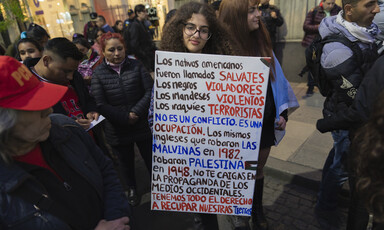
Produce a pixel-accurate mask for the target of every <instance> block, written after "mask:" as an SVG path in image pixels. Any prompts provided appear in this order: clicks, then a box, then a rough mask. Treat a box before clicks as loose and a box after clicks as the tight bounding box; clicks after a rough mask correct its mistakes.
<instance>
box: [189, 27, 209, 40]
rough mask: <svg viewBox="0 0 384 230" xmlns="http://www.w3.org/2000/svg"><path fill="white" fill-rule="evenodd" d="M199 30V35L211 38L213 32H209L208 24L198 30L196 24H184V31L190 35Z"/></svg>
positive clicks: (206, 38)
mask: <svg viewBox="0 0 384 230" xmlns="http://www.w3.org/2000/svg"><path fill="white" fill-rule="evenodd" d="M197 32H199V37H200V38H201V39H203V40H206V41H207V40H208V39H210V38H211V36H212V33H211V32H209V29H208V27H207V26H203V27H200V29H199V30H198V29H197V27H196V25H195V24H192V23H185V24H184V33H185V34H186V35H188V36H193V35H194V34H195V33H197Z"/></svg>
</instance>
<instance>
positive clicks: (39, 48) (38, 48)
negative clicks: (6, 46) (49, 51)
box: [16, 38, 43, 60]
mask: <svg viewBox="0 0 384 230" xmlns="http://www.w3.org/2000/svg"><path fill="white" fill-rule="evenodd" d="M22 43H32V44H33V45H34V46H35V47H36V49H37V50H39V51H40V52H41V51H43V47H41V46H40V44H39V43H38V42H37V41H36V40H33V39H32V38H22V39H20V40H19V41H18V42H17V44H16V52H17V55H16V57H17V59H18V60H20V53H19V45H20V44H22Z"/></svg>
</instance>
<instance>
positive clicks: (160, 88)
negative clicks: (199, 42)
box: [151, 51, 270, 216]
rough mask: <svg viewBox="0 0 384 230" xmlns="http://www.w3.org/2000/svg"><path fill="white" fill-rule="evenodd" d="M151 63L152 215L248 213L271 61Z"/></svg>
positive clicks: (198, 58)
mask: <svg viewBox="0 0 384 230" xmlns="http://www.w3.org/2000/svg"><path fill="white" fill-rule="evenodd" d="M155 62H156V67H155V71H154V76H155V85H154V95H153V99H154V124H153V139H154V142H153V170H152V199H151V200H152V203H151V208H152V210H165V211H179V212H198V213H216V214H227V215H243V216H249V215H251V206H252V195H253V190H254V181H255V175H256V166H257V159H258V153H259V144H260V135H261V129H262V125H263V124H262V121H263V114H264V105H265V100H266V91H267V86H268V77H269V76H268V75H269V62H270V58H256V57H236V56H222V55H204V54H190V53H173V52H162V51H157V52H156V60H155Z"/></svg>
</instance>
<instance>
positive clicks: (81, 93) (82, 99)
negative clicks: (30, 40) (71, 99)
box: [24, 58, 96, 116]
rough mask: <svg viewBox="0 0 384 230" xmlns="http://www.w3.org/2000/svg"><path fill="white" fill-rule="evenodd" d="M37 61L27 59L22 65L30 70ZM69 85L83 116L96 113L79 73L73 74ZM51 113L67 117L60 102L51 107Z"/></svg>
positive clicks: (37, 59)
mask: <svg viewBox="0 0 384 230" xmlns="http://www.w3.org/2000/svg"><path fill="white" fill-rule="evenodd" d="M39 60H40V58H31V59H27V60H25V62H24V64H25V65H26V66H27V67H28V69H31V68H32V67H33V66H35V65H36V64H37V63H38V62H39ZM70 84H71V85H72V86H73V88H74V90H75V92H76V94H77V96H78V98H79V106H80V108H81V110H82V111H83V113H84V116H86V115H87V113H89V112H92V111H94V112H96V102H95V100H94V99H93V98H92V97H91V96H90V95H89V91H88V88H87V86H86V85H85V82H84V80H83V77H82V76H81V74H80V73H79V72H77V71H75V72H74V74H73V80H71V81H70ZM53 112H54V113H60V114H64V115H68V114H67V111H65V109H64V108H63V106H62V105H61V103H60V102H58V103H57V104H56V105H54V106H53Z"/></svg>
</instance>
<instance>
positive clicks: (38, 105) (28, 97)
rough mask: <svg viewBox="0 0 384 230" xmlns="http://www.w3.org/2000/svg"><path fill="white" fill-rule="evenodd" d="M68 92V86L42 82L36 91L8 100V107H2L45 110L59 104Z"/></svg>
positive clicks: (5, 106)
mask: <svg viewBox="0 0 384 230" xmlns="http://www.w3.org/2000/svg"><path fill="white" fill-rule="evenodd" d="M67 90H68V87H66V86H61V85H56V84H51V83H47V82H40V84H38V85H37V86H36V87H35V88H34V89H32V90H30V91H29V92H27V93H25V94H20V95H18V96H15V97H14V98H12V99H10V100H7V103H6V105H1V107H3V108H11V109H17V110H28V111H38V110H44V109H47V108H50V107H52V106H54V105H55V104H56V103H57V102H59V101H60V99H61V98H63V96H64V94H65V93H66V92H67Z"/></svg>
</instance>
